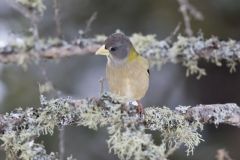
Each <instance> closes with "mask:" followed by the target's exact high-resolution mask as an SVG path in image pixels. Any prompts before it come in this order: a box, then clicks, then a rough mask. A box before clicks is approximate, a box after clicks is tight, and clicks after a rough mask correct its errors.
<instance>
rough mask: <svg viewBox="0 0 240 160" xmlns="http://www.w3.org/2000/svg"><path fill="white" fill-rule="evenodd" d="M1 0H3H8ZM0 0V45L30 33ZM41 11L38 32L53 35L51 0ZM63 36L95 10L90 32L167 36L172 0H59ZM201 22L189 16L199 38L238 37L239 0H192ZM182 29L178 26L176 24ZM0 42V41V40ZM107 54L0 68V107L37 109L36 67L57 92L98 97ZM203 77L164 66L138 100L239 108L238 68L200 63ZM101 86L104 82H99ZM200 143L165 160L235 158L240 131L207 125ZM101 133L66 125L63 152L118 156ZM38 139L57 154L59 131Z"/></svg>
mask: <svg viewBox="0 0 240 160" xmlns="http://www.w3.org/2000/svg"><path fill="white" fill-rule="evenodd" d="M6 1H7V0H6ZM6 1H5V0H0V42H1V41H5V40H6V39H7V38H9V35H10V34H12V33H17V34H22V35H24V34H25V33H27V32H28V28H29V21H28V20H26V19H25V18H24V17H23V16H21V15H20V14H19V13H18V12H17V11H15V10H14V9H12V8H11V7H10V6H9V5H8V4H7V3H6ZM44 2H45V4H46V6H47V10H46V12H45V14H44V16H43V18H42V20H41V21H40V25H39V29H40V36H41V37H50V36H53V37H54V36H55V35H56V29H55V23H54V20H53V10H52V1H44ZM60 2H61V3H60V5H61V6H60V8H61V13H60V14H61V18H62V28H63V33H64V38H65V39H67V40H71V39H73V38H76V37H77V36H78V30H79V29H84V28H85V26H86V21H87V20H88V19H89V18H90V17H91V15H92V14H93V13H94V12H97V13H98V15H97V19H96V20H95V21H94V22H93V24H92V27H91V28H92V30H91V32H90V36H91V35H92V36H93V35H95V34H106V35H108V34H111V33H113V32H115V31H116V29H120V30H122V31H123V32H125V33H126V34H127V35H131V34H132V33H135V32H137V33H143V34H156V35H157V38H158V39H164V38H166V37H167V36H168V35H169V34H170V33H171V32H172V31H173V30H174V28H175V27H176V26H177V24H178V23H179V22H182V15H181V14H180V13H179V11H178V7H179V6H178V3H177V2H176V0H168V1H166V0H151V1H149V0H131V1H129V0H121V1H120V0H102V1H95V0H67V1H66V0H65V1H64V0H60ZM190 2H191V3H192V4H193V5H194V6H195V7H196V8H197V9H199V10H200V11H201V12H202V13H203V15H204V17H205V19H204V21H194V20H193V23H192V25H193V29H194V31H195V33H196V32H198V31H199V30H200V29H201V30H202V31H203V33H204V35H205V37H210V36H212V35H216V36H218V37H219V38H220V39H222V40H228V39H230V38H232V39H236V40H239V39H240V1H239V0H198V1H197V0H192V1H190ZM181 32H182V33H183V26H182V29H181ZM0 45H1V43H0ZM105 63H106V59H105V58H103V57H98V56H93V55H86V56H78V57H68V58H63V59H61V60H57V61H56V60H51V61H42V62H41V63H40V64H39V66H38V65H34V64H32V65H30V66H29V67H28V69H27V70H23V69H22V68H21V67H18V66H15V65H0V74H1V78H0V112H1V113H5V112H8V111H11V110H13V109H14V108H16V107H29V106H36V107H37V106H39V105H40V103H39V92H38V83H41V82H43V81H44V78H43V76H42V68H44V69H45V70H46V75H47V77H48V79H49V80H50V81H51V82H52V83H53V85H54V87H55V88H57V89H58V90H60V91H61V92H62V93H63V94H65V95H69V96H73V97H76V98H84V97H92V96H98V95H99V90H100V87H99V82H98V81H99V79H100V78H101V77H103V76H104V74H105ZM200 66H201V67H204V68H206V70H207V74H208V75H207V76H204V77H202V78H201V79H200V80H197V79H196V77H195V76H191V77H186V76H185V68H184V67H182V66H180V65H176V64H166V65H164V66H163V67H162V69H161V70H160V71H157V70H155V69H151V75H150V76H151V77H150V88H149V91H148V93H147V95H146V97H145V98H144V100H143V101H144V102H143V103H144V105H145V106H163V105H165V106H169V107H176V106H177V105H196V104H200V103H201V104H211V103H231V102H233V103H237V104H238V105H240V74H239V73H240V67H239V66H238V68H237V72H235V73H232V74H230V73H229V69H228V68H226V67H221V68H220V67H216V66H215V65H212V64H209V63H206V62H201V63H200ZM105 86H106V85H105ZM202 135H203V138H204V139H205V142H202V143H201V145H200V146H198V147H197V148H196V149H195V152H194V155H193V156H188V157H187V156H186V153H185V148H184V147H183V148H181V149H180V150H178V151H177V152H175V153H174V155H172V156H171V157H170V159H171V160H199V159H205V160H213V159H214V157H215V154H216V150H218V149H219V148H225V149H226V150H228V151H229V153H230V155H231V156H232V158H233V159H240V152H239V148H240V136H239V135H240V129H237V128H235V127H231V126H225V125H220V126H218V128H215V126H213V125H207V126H205V129H204V131H203V132H202ZM107 138H108V135H107V132H106V130H105V129H104V128H103V129H100V130H98V131H97V132H96V131H93V130H89V129H87V128H85V127H67V128H66V133H65V148H66V153H65V155H66V156H69V155H73V157H75V158H77V159H81V160H94V159H103V160H112V159H117V157H116V156H114V155H113V154H109V153H108V148H107V143H106V139H107ZM40 141H43V143H44V144H45V145H46V146H47V150H48V151H49V152H50V151H56V152H57V151H58V131H57V130H56V132H55V134H54V135H53V136H44V137H41V138H40ZM1 156H2V157H0V159H4V154H3V153H1Z"/></svg>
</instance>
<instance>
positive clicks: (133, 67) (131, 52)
mask: <svg viewBox="0 0 240 160" xmlns="http://www.w3.org/2000/svg"><path fill="white" fill-rule="evenodd" d="M96 55H105V56H107V65H106V78H107V81H108V85H109V89H110V92H111V93H113V94H116V95H118V96H121V97H124V98H125V99H126V100H127V101H128V102H132V101H137V103H138V105H137V106H138V107H137V111H138V112H139V113H140V115H141V114H142V113H143V106H142V105H141V103H140V100H141V99H142V98H143V97H144V96H145V94H146V92H147V90H148V86H149V63H148V60H147V59H145V58H144V57H142V56H141V55H140V54H139V53H138V52H137V51H136V50H135V48H134V47H133V45H132V43H131V41H130V40H129V39H128V37H127V36H126V35H124V34H123V33H114V34H112V35H110V36H109V37H108V38H107V39H106V40H105V43H104V45H103V46H102V47H100V48H99V49H98V50H97V51H96Z"/></svg>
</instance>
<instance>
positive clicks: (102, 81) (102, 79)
mask: <svg viewBox="0 0 240 160" xmlns="http://www.w3.org/2000/svg"><path fill="white" fill-rule="evenodd" d="M104 80H105V78H103V77H102V78H100V79H99V84H100V96H101V95H102V94H103V92H104Z"/></svg>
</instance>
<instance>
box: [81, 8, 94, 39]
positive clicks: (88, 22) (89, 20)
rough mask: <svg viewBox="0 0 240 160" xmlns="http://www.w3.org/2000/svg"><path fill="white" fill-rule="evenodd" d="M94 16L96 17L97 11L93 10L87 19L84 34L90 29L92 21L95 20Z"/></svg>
mask: <svg viewBox="0 0 240 160" xmlns="http://www.w3.org/2000/svg"><path fill="white" fill-rule="evenodd" d="M96 18H97V12H94V13H93V14H92V15H91V17H90V18H89V19H88V20H87V23H86V27H85V29H84V32H83V34H84V35H87V34H88V33H89V32H90V31H91V26H92V23H93V22H94V20H96Z"/></svg>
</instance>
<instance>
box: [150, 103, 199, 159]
mask: <svg viewBox="0 0 240 160" xmlns="http://www.w3.org/2000/svg"><path fill="white" fill-rule="evenodd" d="M146 123H147V124H148V128H149V129H151V130H158V131H159V132H160V135H161V136H160V137H161V138H162V143H164V145H165V146H166V148H167V150H166V151H165V152H166V153H168V152H169V151H171V152H172V150H173V149H174V150H175V149H177V148H179V147H180V145H181V144H183V145H184V146H186V148H187V150H186V152H187V155H189V154H190V153H193V150H194V148H195V147H196V146H198V145H199V144H200V142H201V141H203V139H202V137H201V135H200V134H199V133H198V132H197V131H198V130H199V129H200V130H202V124H201V123H199V122H198V121H196V122H192V123H189V122H188V121H187V120H185V118H184V116H182V115H180V114H176V113H175V112H174V111H172V110H170V109H169V108H166V107H163V108H160V107H157V108H155V107H154V108H153V107H150V108H147V109H146Z"/></svg>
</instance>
